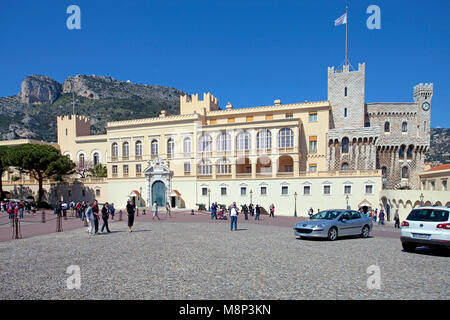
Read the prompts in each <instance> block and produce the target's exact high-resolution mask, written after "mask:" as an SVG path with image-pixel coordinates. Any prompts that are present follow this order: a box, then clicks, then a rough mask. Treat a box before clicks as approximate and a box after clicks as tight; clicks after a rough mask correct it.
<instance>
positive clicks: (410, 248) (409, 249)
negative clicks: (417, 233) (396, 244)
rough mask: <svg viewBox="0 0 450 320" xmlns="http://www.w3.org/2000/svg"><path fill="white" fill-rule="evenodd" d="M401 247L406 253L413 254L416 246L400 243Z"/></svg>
mask: <svg viewBox="0 0 450 320" xmlns="http://www.w3.org/2000/svg"><path fill="white" fill-rule="evenodd" d="M402 247H403V250H405V251H406V252H414V251H415V250H416V245H415V244H412V243H409V242H402Z"/></svg>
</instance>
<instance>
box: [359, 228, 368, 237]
mask: <svg viewBox="0 0 450 320" xmlns="http://www.w3.org/2000/svg"><path fill="white" fill-rule="evenodd" d="M369 232H370V229H369V226H364V227H363V228H362V231H361V237H363V238H367V237H368V236H369Z"/></svg>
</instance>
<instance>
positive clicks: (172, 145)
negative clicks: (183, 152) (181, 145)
mask: <svg viewBox="0 0 450 320" xmlns="http://www.w3.org/2000/svg"><path fill="white" fill-rule="evenodd" d="M167 154H168V155H171V156H173V155H174V154H175V141H174V140H173V138H169V140H167Z"/></svg>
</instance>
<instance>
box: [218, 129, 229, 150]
mask: <svg viewBox="0 0 450 320" xmlns="http://www.w3.org/2000/svg"><path fill="white" fill-rule="evenodd" d="M217 151H231V136H230V135H229V134H228V133H221V134H220V135H219V137H218V138H217Z"/></svg>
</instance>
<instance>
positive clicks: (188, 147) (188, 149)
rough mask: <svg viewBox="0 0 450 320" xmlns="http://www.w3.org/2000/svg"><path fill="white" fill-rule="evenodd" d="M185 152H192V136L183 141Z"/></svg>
mask: <svg viewBox="0 0 450 320" xmlns="http://www.w3.org/2000/svg"><path fill="white" fill-rule="evenodd" d="M183 152H184V153H191V138H189V137H187V138H184V141H183Z"/></svg>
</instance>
